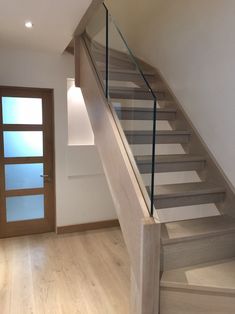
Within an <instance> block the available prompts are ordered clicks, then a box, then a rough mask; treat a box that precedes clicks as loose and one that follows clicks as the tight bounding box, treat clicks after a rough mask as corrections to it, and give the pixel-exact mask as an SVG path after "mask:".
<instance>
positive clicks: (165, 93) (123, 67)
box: [79, 36, 235, 314]
mask: <svg viewBox="0 0 235 314" xmlns="http://www.w3.org/2000/svg"><path fill="white" fill-rule="evenodd" d="M90 49H91V46H90V41H89V40H87V38H86V37H85V36H84V37H83V48H82V57H81V61H80V66H81V73H82V75H83V77H84V78H83V79H82V83H81V87H82V88H84V96H85V101H86V102H87V103H89V102H90V103H91V104H89V106H88V113H89V116H90V118H91V123H92V126H93V128H94V130H96V131H97V135H96V134H95V136H97V138H96V140H97V145H98V146H99V150H100V152H101V158H103V159H104V168H105V171H106V172H105V173H106V175H107V177H108V182H109V183H110V185H112V184H114V185H115V186H114V187H112V186H111V191H112V194H113V195H114V199H115V201H116V200H117V202H116V204H117V212H118V215H119V220H120V223H121V227H122V229H123V234H124V238H125V240H126V244H127V247H128V250H129V254H130V260H131V262H133V261H134V262H133V264H135V263H136V265H137V266H136V265H135V266H136V269H137V271H136V273H138V272H139V271H140V268H141V267H143V268H144V266H145V263H146V265H149V266H148V268H151V269H152V270H154V265H153V262H152V261H153V260H156V256H154V257H153V258H152V260H151V261H150V262H149V258H150V255H149V251H148V249H149V248H150V247H151V246H150V245H149V242H148V243H147V244H146V247H144V244H145V242H144V241H147V240H146V239H147V237H146V238H145V236H142V238H140V236H141V233H140V229H141V228H142V227H143V226H142V225H141V224H140V220H143V217H145V218H146V213H144V214H143V211H141V210H139V209H138V211H137V214H136V215H133V212H134V210H135V208H136V206H137V205H138V204H139V203H138V202H137V203H134V204H132V203H131V198H130V194H131V193H130V191H129V190H128V188H129V186H130V184H129V183H130V182H132V181H130V180H129V179H130V177H131V176H125V172H122V169H121V170H120V169H118V170H119V171H120V173H121V174H119V173H118V171H115V169H113V168H114V167H115V166H116V165H115V164H114V165H110V164H112V163H111V160H112V158H114V157H116V155H118V153H119V151H118V148H117V147H119V146H120V141H119V139H118V140H117V137H118V136H119V137H120V138H121V139H122V143H123V145H124V146H125V148H126V153H127V155H128V156H129V161H130V163H131V164H132V167H133V169H132V171H133V173H135V175H136V178H139V177H141V176H142V178H143V180H142V181H141V182H139V187H140V188H141V189H142V188H143V187H144V186H145V191H143V190H142V198H143V196H144V198H143V199H145V200H146V195H145V192H146V194H147V195H149V194H150V189H151V188H150V186H149V183H150V180H148V179H146V177H147V176H150V175H151V171H152V156H151V145H152V142H153V132H152V124H153V123H152V119H153V101H152V95H151V93H150V92H149V90H148V88H147V87H146V85H145V83H144V81H143V79H142V77H141V76H140V73H139V72H138V70H137V68H136V65H135V63H133V61H132V60H131V59H130V58H129V57H128V56H127V54H125V53H123V52H119V51H116V50H114V49H113V50H110V55H109V98H110V99H109V106H110V108H108V106H106V104H105V103H104V97H103V96H102V97H101V96H100V94H99V91H98V90H99V88H100V87H101V86H103V87H104V83H105V79H106V67H105V62H106V59H105V49H104V47H102V46H101V45H99V44H93V46H92V52H91V51H90V53H89V50H90ZM88 56H89V57H88ZM79 57H80V56H79ZM88 59H89V60H90V59H91V60H92V62H90V61H91V60H90V61H89V62H90V63H89V62H88ZM84 62H85V65H83V63H84ZM138 62H139V64H140V66H141V68H142V70H143V73H144V75H145V77H146V79H147V80H148V82H149V83H150V85H151V87H152V89H153V91H154V94H155V95H156V97H157V100H158V108H157V116H156V119H157V125H158V127H157V131H156V141H157V143H156V144H157V145H156V146H157V147H156V156H155V176H156V180H155V182H156V185H155V187H154V207H155V213H154V217H155V219H156V223H158V224H159V216H158V213H159V212H160V211H161V212H162V213H164V212H167V211H169V210H172V209H173V210H174V211H175V213H176V214H177V213H178V212H179V215H178V217H180V218H178V219H176V218H175V217H174V219H172V220H171V219H169V218H168V220H167V221H164V222H163V221H160V239H161V240H160V241H161V245H160V243H159V242H158V240H157V239H156V244H155V243H154V244H153V247H155V248H156V247H157V248H156V250H155V253H154V254H156V253H157V252H159V254H160V255H161V256H160V261H161V263H160V264H161V265H160V267H158V265H156V267H155V268H156V272H158V273H159V275H161V276H160V284H159V286H160V293H159V291H157V292H156V291H154V293H152V294H151V295H154V294H155V296H156V298H158V296H159V295H160V306H159V302H158V300H157V301H156V302H155V304H157V307H156V306H152V305H151V306H149V307H148V306H147V305H146V303H145V307H143V305H141V306H142V307H141V306H139V308H138V311H135V310H132V313H135V314H137V313H138V314H139V313H141V314H155V313H160V314H196V313H197V314H198V313H199V314H232V313H235V276H234V274H235V194H234V188H233V187H232V186H231V184H230V182H229V181H228V179H227V178H226V176H225V175H224V173H223V171H222V170H221V169H220V167H219V165H218V164H217V162H216V161H215V159H214V157H213V155H212V154H211V152H210V151H209V149H208V148H207V146H206V145H205V143H204V142H203V140H202V138H201V137H200V135H199V134H198V132H197V130H196V129H195V128H194V126H193V124H192V122H191V121H190V119H189V117H188V116H187V115H186V113H185V112H184V110H183V108H182V106H181V105H180V103H179V102H178V101H177V99H176V98H175V96H174V94H173V93H172V92H171V90H170V88H169V86H168V85H167V83H166V82H165V81H164V79H163V78H162V76H161V74H160V73H159V72H158V71H156V69H154V68H152V67H150V66H149V65H147V64H145V63H144V62H142V61H140V60H138ZM91 64H92V65H93V66H91ZM91 68H92V69H91ZM87 69H89V75H88V76H89V78H86V74H87ZM95 73H96V74H95ZM95 75H97V77H96V79H94V80H93V76H95ZM97 81H99V82H100V87H96V89H94V88H93V86H94V85H96V84H97ZM88 87H89V88H90V90H91V92H88V90H89V88H88ZM97 95H98V96H97ZM97 97H98V98H99V101H100V102H103V103H104V105H103V107H102V108H103V109H102V110H103V111H102V112H101V109H100V107H99V106H98V105H97ZM107 108H108V109H107ZM109 109H110V110H109ZM104 116H105V118H103V117H104ZM111 117H112V119H111ZM110 119H111V120H112V121H111V120H110ZM110 121H111V123H110ZM113 122H114V123H115V127H114V123H113ZM104 123H109V124H110V127H109V129H108V128H107V130H106V129H105V127H104ZM114 129H115V132H114V136H113V134H111V133H112V132H113V130H114ZM116 130H118V136H117V133H116ZM110 134H111V135H110ZM110 138H112V140H115V141H117V143H118V145H119V146H118V145H116V142H115V145H113V147H110V150H111V152H110V154H109V152H108V149H107V145H105V143H104V142H105V141H109V140H110ZM109 143H112V142H111V141H110V142H109ZM163 147H164V148H163ZM166 152H170V153H166ZM122 153H123V152H122ZM122 157H123V155H122ZM116 160H117V163H118V164H119V166H120V165H121V162H123V160H121V159H120V158H119V159H118V158H116ZM120 160H121V162H120ZM125 166H126V164H125ZM124 168H125V167H124ZM124 168H123V169H124ZM125 169H127V170H128V175H129V174H130V169H128V168H125ZM136 169H138V170H136ZM137 172H138V173H137ZM186 173H187V174H188V176H187V178H189V179H187V180H185V182H183V180H181V182H180V183H179V182H175V179H174V180H173V175H174V178H175V176H180V175H181V174H186ZM191 173H193V174H194V176H196V177H197V180H196V181H195V180H194V179H192V180H191V181H190V175H191ZM161 176H167V178H168V183H167V184H165V183H161ZM181 177H182V178H184V175H182V176H181ZM171 178H172V181H171ZM132 179H133V177H132ZM122 180H123V181H122ZM125 180H126V181H125ZM128 180H129V181H128ZM117 181H118V182H117ZM119 181H120V182H119ZM159 181H160V182H159ZM126 189H127V190H128V192H127V191H126ZM132 195H134V194H132ZM119 196H120V198H119V199H118V197H119ZM137 198H138V200H139V197H137ZM137 198H136V199H137ZM136 199H135V201H136ZM123 200H124V201H123ZM122 201H123V202H122ZM125 202H126V203H125ZM136 204H137V205H136ZM208 204H209V205H211V206H213V208H215V210H213V211H211V212H210V213H209V214H208V212H207V214H206V215H203V212H202V211H201V210H200V212H199V213H198V214H197V208H198V206H200V209H201V208H203V207H202V206H205V207H206V205H208ZM182 208H183V209H187V210H188V211H189V213H191V212H194V215H192V216H191V217H190V215H191V214H189V215H188V216H187V218H184V217H183V216H182V214H181V210H182ZM124 212H125V215H126V216H124V218H123V217H122V215H123V213H124ZM140 212H141V213H140ZM175 216H177V215H175ZM189 217H190V218H189ZM132 220H133V221H132ZM130 221H131V222H130ZM148 224H149V222H147V223H146V224H145V226H148ZM128 228H131V229H133V230H132V231H133V232H132V234H131V236H130V238H128V236H129V233H128V232H129V229H128ZM141 230H145V229H141ZM154 230H155V229H154ZM148 232H149V231H148ZM148 232H147V233H146V234H149V235H150V233H148ZM153 233H155V234H156V235H157V236H159V234H158V233H157V232H156V230H155V231H154V232H153ZM149 238H151V241H152V240H153V239H152V235H151V236H149ZM139 242H141V245H143V247H141V248H140V247H139ZM158 244H159V245H160V246H161V248H160V251H158ZM148 245H149V246H148ZM132 247H133V250H132ZM140 249H141V250H142V251H141V254H140V253H139V250H140ZM143 252H145V253H146V256H147V258H145V255H144V254H143ZM154 254H153V255H154ZM136 256H138V258H139V257H140V258H142V260H138V261H137V262H136ZM154 258H155V259H154ZM140 264H141V266H140ZM148 268H147V267H145V270H144V271H143V272H147V271H148ZM133 273H134V272H133ZM132 275H133V274H132ZM153 277H156V278H157V276H156V273H155V275H154V276H153ZM149 278H151V276H150V277H149ZM142 279H143V278H141V280H142ZM151 279H152V278H151ZM141 280H140V282H141ZM137 281H138V280H137ZM133 282H134V280H133ZM152 283H153V281H151V283H149V287H150V288H149V287H148V283H147V286H146V287H147V288H146V287H145V288H146V289H147V291H148V293H145V295H144V296H145V300H148V295H150V293H151V289H152V286H151V284H152ZM158 288H159V287H156V290H157V289H158ZM135 289H136V287H135V288H134V290H135ZM141 289H142V288H141ZM143 290H144V289H143ZM135 293H136V295H138V293H137V292H136V291H135ZM157 295H158V296H157ZM151 304H152V303H151ZM158 306H159V307H158ZM147 308H148V309H147ZM139 309H140V310H139ZM144 309H146V310H144Z"/></svg>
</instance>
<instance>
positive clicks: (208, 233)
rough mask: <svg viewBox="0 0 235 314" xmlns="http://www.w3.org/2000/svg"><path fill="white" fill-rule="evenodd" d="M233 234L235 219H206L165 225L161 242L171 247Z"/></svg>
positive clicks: (222, 217) (225, 217) (216, 217)
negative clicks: (171, 245)
mask: <svg viewBox="0 0 235 314" xmlns="http://www.w3.org/2000/svg"><path fill="white" fill-rule="evenodd" d="M231 232H234V233H235V218H232V217H229V216H226V215H225V216H215V217H206V218H199V219H193V220H185V221H178V222H168V223H165V224H163V225H162V230H161V240H162V244H163V245H170V244H174V243H182V242H187V241H192V240H198V239H201V238H204V237H213V236H216V235H223V234H226V233H231Z"/></svg>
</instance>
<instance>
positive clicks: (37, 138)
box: [3, 131, 43, 157]
mask: <svg viewBox="0 0 235 314" xmlns="http://www.w3.org/2000/svg"><path fill="white" fill-rule="evenodd" d="M3 138H4V156H5V157H40V156H43V136H42V132H41V131H5V132H4V133H3Z"/></svg>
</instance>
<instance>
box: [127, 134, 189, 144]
mask: <svg viewBox="0 0 235 314" xmlns="http://www.w3.org/2000/svg"><path fill="white" fill-rule="evenodd" d="M127 140H128V142H129V144H152V142H153V137H152V136H149V135H138V136H135V135H134V136H132V135H127ZM189 140H190V135H157V136H156V142H157V144H188V142H189Z"/></svg>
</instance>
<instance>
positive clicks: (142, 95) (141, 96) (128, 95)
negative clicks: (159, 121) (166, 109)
mask: <svg viewBox="0 0 235 314" xmlns="http://www.w3.org/2000/svg"><path fill="white" fill-rule="evenodd" d="M155 95H156V97H157V100H170V99H171V97H170V95H169V94H167V93H164V92H159V93H155ZM109 96H110V97H111V98H115V99H136V100H152V101H154V99H153V95H152V93H151V92H144V91H143V92H137V91H135V92H126V91H125V92H124V91H120V92H119V91H110V93H109Z"/></svg>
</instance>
